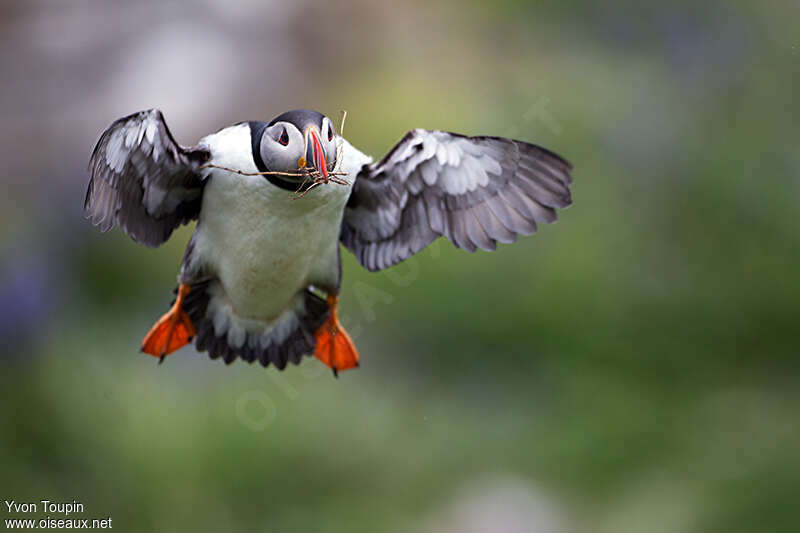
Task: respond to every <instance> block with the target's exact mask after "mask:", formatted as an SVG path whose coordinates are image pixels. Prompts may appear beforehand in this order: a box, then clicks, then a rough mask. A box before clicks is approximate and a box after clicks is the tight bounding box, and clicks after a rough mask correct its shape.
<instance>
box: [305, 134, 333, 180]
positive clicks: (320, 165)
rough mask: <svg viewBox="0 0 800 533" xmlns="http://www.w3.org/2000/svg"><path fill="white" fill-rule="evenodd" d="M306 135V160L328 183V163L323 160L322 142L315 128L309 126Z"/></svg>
mask: <svg viewBox="0 0 800 533" xmlns="http://www.w3.org/2000/svg"><path fill="white" fill-rule="evenodd" d="M306 135H307V137H306V160H307V161H310V162H311V163H312V164H313V165H314V168H315V169H317V170H319V171H320V172H321V173H322V179H323V182H324V183H328V163H327V161H326V160H325V150H324V149H323V148H322V143H321V142H319V136H318V135H317V130H316V128H314V127H309V128H308V129H307V130H306ZM309 152H310V153H309ZM309 156H310V157H309Z"/></svg>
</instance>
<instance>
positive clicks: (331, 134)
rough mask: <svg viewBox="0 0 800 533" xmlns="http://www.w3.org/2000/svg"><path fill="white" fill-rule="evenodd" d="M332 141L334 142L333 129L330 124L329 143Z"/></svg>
mask: <svg viewBox="0 0 800 533" xmlns="http://www.w3.org/2000/svg"><path fill="white" fill-rule="evenodd" d="M332 140H333V128H332V127H331V125H330V124H328V141H332Z"/></svg>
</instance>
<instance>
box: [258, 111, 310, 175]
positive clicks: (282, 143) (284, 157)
mask: <svg viewBox="0 0 800 533" xmlns="http://www.w3.org/2000/svg"><path fill="white" fill-rule="evenodd" d="M260 149H261V160H262V161H264V165H266V167H267V168H268V169H269V170H273V171H278V172H291V171H294V170H297V169H298V168H299V166H298V160H299V159H300V158H301V157H304V155H305V151H306V146H305V140H304V138H303V134H302V133H301V132H300V130H298V129H297V127H296V126H295V125H294V124H292V123H290V122H276V123H275V124H273V125H272V126H270V127H268V128H267V129H265V130H264V133H263V134H262V136H261V145H260Z"/></svg>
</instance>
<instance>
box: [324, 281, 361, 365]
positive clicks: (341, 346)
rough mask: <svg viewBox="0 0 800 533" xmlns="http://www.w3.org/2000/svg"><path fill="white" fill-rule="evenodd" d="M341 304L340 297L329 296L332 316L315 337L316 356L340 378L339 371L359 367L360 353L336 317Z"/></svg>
mask: <svg viewBox="0 0 800 533" xmlns="http://www.w3.org/2000/svg"><path fill="white" fill-rule="evenodd" d="M338 304H339V297H338V296H333V295H328V307H330V310H331V312H330V316H329V317H328V320H327V321H325V323H324V324H322V326H320V327H319V329H318V330H317V332H316V333H314V337H315V338H316V339H317V349H316V350H314V356H315V357H316V358H317V359H319V360H320V361H322V362H323V363H325V364H326V365H328V367H329V368H331V369H332V370H333V375H334V376H338V374H339V370H347V369H348V368H355V367H357V366H358V352H357V351H356V347H355V345H353V341H352V340H351V339H350V335H348V334H347V332H346V331H345V330H344V328H343V327H342V325H341V324H339V318H338V317H337V316H336V307H337V305H338Z"/></svg>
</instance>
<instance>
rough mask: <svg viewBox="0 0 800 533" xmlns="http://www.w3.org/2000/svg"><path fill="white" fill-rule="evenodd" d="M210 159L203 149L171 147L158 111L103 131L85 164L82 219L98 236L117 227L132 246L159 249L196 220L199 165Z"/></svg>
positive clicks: (199, 198)
mask: <svg viewBox="0 0 800 533" xmlns="http://www.w3.org/2000/svg"><path fill="white" fill-rule="evenodd" d="M209 157H210V152H209V151H208V150H207V149H206V148H203V147H191V148H185V147H182V146H180V145H179V144H178V143H176V142H175V139H173V137H172V134H171V133H170V131H169V129H168V128H167V125H166V123H165V122H164V116H163V115H162V114H161V111H159V110H157V109H151V110H149V111H141V112H139V113H134V114H132V115H128V116H127V117H123V118H121V119H119V120H117V121H115V122H114V123H113V124H111V126H109V128H108V129H107V130H106V131H105V132H103V135H102V136H101V137H100V140H99V141H98V142H97V146H95V148H94V152H92V156H91V158H90V160H89V172H90V178H89V187H88V189H87V191H86V202H85V204H84V210H85V213H86V217H87V218H89V219H90V220H91V221H92V223H93V224H94V225H96V226H99V227H100V230H101V231H108V230H109V229H111V228H112V227H113V226H114V224H115V223H116V224H117V225H119V226H120V227H121V228H122V230H123V231H124V232H125V233H126V234H128V236H130V237H131V238H132V239H133V240H134V241H136V242H138V243H141V244H144V245H145V246H150V247H156V246H159V245H160V244H162V243H163V242H164V241H166V240H167V239H168V238H169V236H170V235H171V234H172V231H173V230H174V229H175V228H176V227H178V226H179V225H181V224H185V223H187V222H189V221H190V220H193V219H196V218H197V216H198V214H199V212H200V205H201V201H202V195H203V178H202V175H201V172H200V166H202V165H203V163H205V162H206V161H208V159H209Z"/></svg>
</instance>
